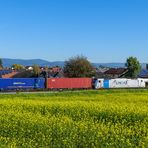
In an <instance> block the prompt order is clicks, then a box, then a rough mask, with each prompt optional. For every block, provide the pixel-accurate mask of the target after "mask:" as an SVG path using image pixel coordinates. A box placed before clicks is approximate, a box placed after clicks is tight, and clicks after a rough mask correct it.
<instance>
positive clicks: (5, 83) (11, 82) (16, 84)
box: [0, 78, 45, 90]
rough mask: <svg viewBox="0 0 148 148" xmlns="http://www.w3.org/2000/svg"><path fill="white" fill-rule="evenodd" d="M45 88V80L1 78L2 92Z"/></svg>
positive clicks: (0, 86) (0, 87)
mask: <svg viewBox="0 0 148 148" xmlns="http://www.w3.org/2000/svg"><path fill="white" fill-rule="evenodd" d="M43 88H45V79H43V78H5V79H3V78H0V89H1V90H15V89H43Z"/></svg>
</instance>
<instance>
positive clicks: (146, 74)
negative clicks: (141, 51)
mask: <svg viewBox="0 0 148 148" xmlns="http://www.w3.org/2000/svg"><path fill="white" fill-rule="evenodd" d="M138 77H139V78H148V69H142V70H141V71H140V73H139V75H138Z"/></svg>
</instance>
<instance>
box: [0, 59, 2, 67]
mask: <svg viewBox="0 0 148 148" xmlns="http://www.w3.org/2000/svg"><path fill="white" fill-rule="evenodd" d="M0 68H3V61H2V59H0Z"/></svg>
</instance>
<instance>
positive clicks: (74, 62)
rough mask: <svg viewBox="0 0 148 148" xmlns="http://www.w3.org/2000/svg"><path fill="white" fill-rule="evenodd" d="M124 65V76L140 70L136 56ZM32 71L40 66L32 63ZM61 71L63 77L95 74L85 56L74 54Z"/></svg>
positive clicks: (131, 76)
mask: <svg viewBox="0 0 148 148" xmlns="http://www.w3.org/2000/svg"><path fill="white" fill-rule="evenodd" d="M125 66H126V67H127V70H128V72H127V74H126V77H129V78H136V77H137V74H138V73H139V72H140V70H141V65H140V62H139V61H138V59H137V58H136V57H132V56H131V57H129V58H127V60H126V63H125ZM12 67H13V68H14V69H16V70H22V69H23V68H24V67H23V66H22V65H20V64H13V65H12ZM0 68H1V69H2V68H3V62H2V59H0ZM33 72H34V74H35V75H36V76H38V75H39V73H40V68H39V66H38V65H33ZM63 72H64V75H65V77H70V78H72V77H92V76H94V75H95V71H94V68H93V66H92V64H91V63H90V61H89V60H88V59H87V57H84V56H75V57H72V58H70V59H68V60H67V61H65V65H64V67H63Z"/></svg>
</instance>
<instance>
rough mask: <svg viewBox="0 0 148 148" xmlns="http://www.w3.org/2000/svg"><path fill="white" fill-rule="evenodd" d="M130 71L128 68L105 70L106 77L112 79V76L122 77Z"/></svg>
mask: <svg viewBox="0 0 148 148" xmlns="http://www.w3.org/2000/svg"><path fill="white" fill-rule="evenodd" d="M127 72H128V69H127V68H110V69H109V70H107V71H105V72H104V78H107V79H112V78H121V77H124V75H125V74H126V73H127Z"/></svg>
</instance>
